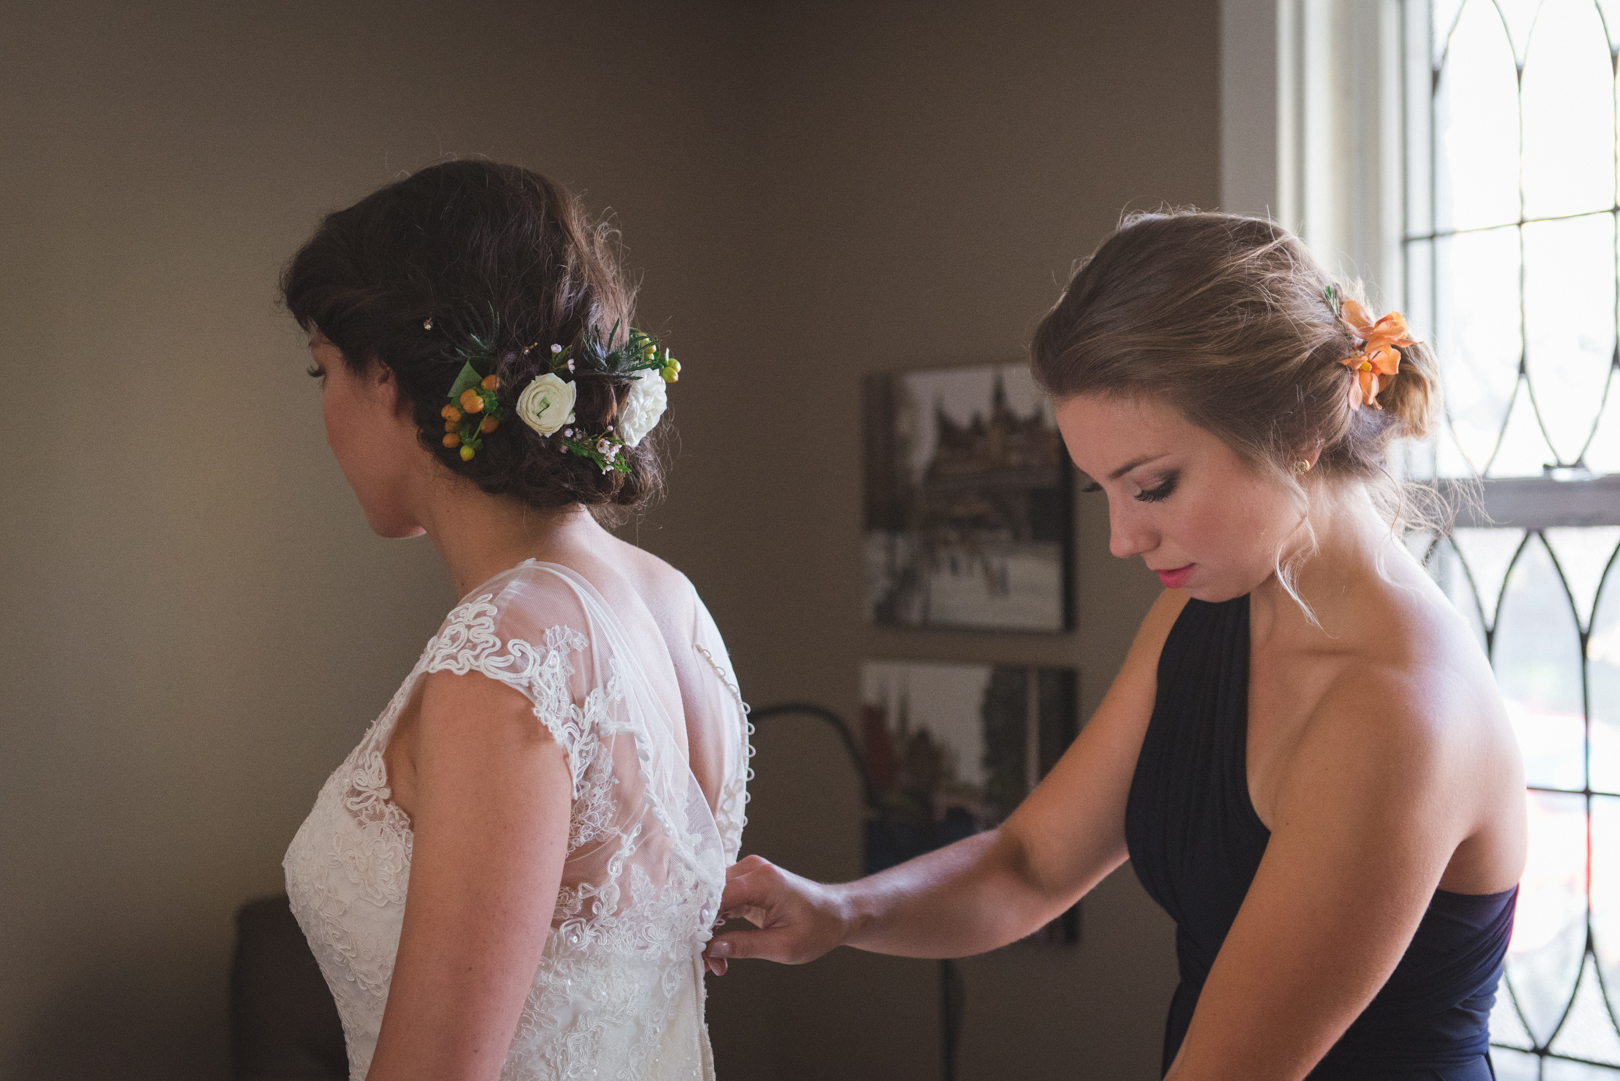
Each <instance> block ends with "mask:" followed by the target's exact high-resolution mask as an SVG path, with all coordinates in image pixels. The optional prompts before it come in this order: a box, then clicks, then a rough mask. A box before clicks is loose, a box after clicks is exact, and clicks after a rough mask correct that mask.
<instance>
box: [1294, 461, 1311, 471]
mask: <svg viewBox="0 0 1620 1081" xmlns="http://www.w3.org/2000/svg"><path fill="white" fill-rule="evenodd" d="M1310 471H1311V461H1310V459H1309V458H1296V459H1295V460H1294V472H1295V473H1301V474H1303V473H1309V472H1310Z"/></svg>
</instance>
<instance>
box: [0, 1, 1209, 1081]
mask: <svg viewBox="0 0 1620 1081" xmlns="http://www.w3.org/2000/svg"><path fill="white" fill-rule="evenodd" d="M137 7H138V8H140V9H141V10H140V11H135V10H133V9H134V8H137ZM878 7H879V5H867V4H863V5H856V4H848V5H831V4H820V5H813V6H800V7H799V8H798V9H796V10H789V9H788V8H787V6H785V5H783V6H781V7H780V10H778V8H777V7H766V6H764V5H756V4H743V3H735V4H712V5H684V6H682V7H681V9H680V10H679V11H676V10H674V8H673V7H672V6H671V5H654V4H635V5H631V4H625V3H618V4H612V3H610V4H602V5H572V6H569V7H563V6H560V5H551V4H544V5H537V4H518V3H503V4H459V5H453V6H452V5H446V4H438V5H429V4H415V5H413V4H407V3H398V2H396V3H391V4H384V3H375V2H366V3H352V4H324V3H313V2H309V3H305V2H278V3H276V4H270V5H229V6H222V5H217V4H204V3H196V4H191V5H187V4H177V3H171V4H165V5H156V4H147V5H122V4H116V3H112V2H110V0H85V2H80V3H73V2H57V3H53V4H49V5H26V6H25V5H8V6H6V7H4V8H0V365H3V367H0V374H3V377H4V386H5V387H6V388H7V391H8V402H9V409H8V413H9V416H10V417H11V418H12V421H11V426H10V427H11V437H10V439H9V441H8V443H7V449H6V457H5V468H4V469H3V470H0V557H3V558H0V606H3V611H4V613H5V616H6V618H5V620H4V631H3V632H0V634H3V638H0V710H3V713H0V1079H4V1081H12V1079H24V1078H26V1079H29V1081H37V1079H45V1078H79V1077H101V1076H106V1077H120V1078H136V1079H144V1078H158V1077H163V1078H217V1077H220V1076H222V1075H223V1073H224V1063H225V1038H224V990H225V969H226V963H227V958H228V951H229V946H230V935H231V924H230V916H231V913H232V911H233V910H234V908H235V907H236V905H237V904H238V903H239V902H240V901H241V900H243V899H244V898H246V897H249V896H252V895H255V894H259V893H263V892H268V891H272V890H276V889H278V888H279V885H280V868H279V860H280V856H281V852H282V850H283V849H284V848H285V845H286V843H287V841H288V839H289V838H290V837H291V835H292V832H293V830H294V829H296V827H297V824H298V822H299V821H300V820H301V819H302V817H303V815H304V814H305V812H306V811H307V809H308V807H309V804H310V803H311V801H312V800H313V798H314V794H315V790H316V789H317V788H318V787H319V785H320V783H321V781H322V779H323V778H324V777H325V775H326V774H327V772H329V771H330V769H331V768H332V767H333V766H334V765H335V764H336V762H337V761H338V760H339V759H340V758H341V757H342V756H343V755H344V754H345V753H346V752H347V750H348V748H349V747H350V746H351V745H352V744H353V742H354V741H355V739H356V738H357V737H358V735H359V733H360V731H361V730H362V729H363V727H364V725H365V724H366V723H367V722H368V721H369V719H370V718H371V716H372V715H374V713H375V712H376V710H377V709H378V708H380V706H381V705H382V703H383V702H384V701H385V700H386V698H387V696H388V694H389V693H390V692H391V690H392V688H393V686H394V685H395V683H396V682H397V680H398V679H399V677H400V676H401V675H402V674H403V672H404V670H405V669H406V668H407V667H408V666H409V664H410V661H411V660H412V658H413V657H414V655H415V653H416V651H417V649H418V648H419V647H420V644H421V642H422V641H423V640H424V639H425V637H426V636H427V635H428V634H429V633H431V631H432V629H433V627H434V625H435V624H436V623H437V621H438V619H439V617H440V615H441V614H442V612H443V610H444V608H445V607H446V605H447V603H448V601H449V600H450V599H451V598H450V597H449V592H448V586H447V585H446V582H445V578H444V576H443V574H442V573H441V571H440V569H439V567H438V565H437V562H436V560H435V558H434V556H433V554H432V552H431V550H430V549H429V548H428V547H427V546H426V545H425V544H424V543H421V542H411V543H387V542H383V541H379V540H376V539H374V538H372V537H371V536H370V535H369V534H368V533H367V531H366V529H365V525H364V522H363V520H362V519H361V517H360V515H359V513H358V512H357V511H356V509H355V508H354V506H353V505H352V502H351V500H350V497H349V494H348V492H347V489H346V488H345V486H344V484H343V481H342V478H341V476H340V475H339V474H338V472H337V470H336V468H335V467H334V466H333V465H332V463H331V462H330V460H329V458H328V456H327V454H326V451H325V447H324V445H323V443H322V440H321V435H320V422H319V419H318V415H317V410H316V406H315V391H314V388H313V387H312V386H311V385H310V384H308V383H307V382H306V381H304V378H303V376H302V374H301V369H302V365H303V363H304V361H303V357H302V356H301V354H300V351H299V346H300V342H299V338H298V335H297V333H296V331H295V329H294V328H293V327H292V326H291V325H290V321H289V320H287V319H286V318H285V317H284V316H282V315H280V314H278V313H277V312H276V310H275V308H274V305H273V301H272V297H273V282H274V276H275V272H276V270H277V268H278V267H279V266H280V264H281V263H282V262H283V261H284V260H285V258H286V257H287V256H288V254H290V252H291V251H292V250H293V248H294V247H296V245H297V244H298V243H299V241H300V240H301V239H302V238H303V237H304V236H305V235H306V234H307V232H308V231H309V230H310V228H311V227H312V226H313V224H314V221H315V218H316V215H317V213H318V212H319V211H321V210H323V209H327V208H331V207H334V206H338V205H342V204H345V203H347V202H350V201H352V200H353V199H355V198H357V197H358V196H360V195H362V194H364V193H365V192H366V191H368V190H370V189H372V188H373V187H375V186H376V185H378V184H380V183H382V182H384V181H386V180H388V179H390V178H391V177H393V176H395V175H397V174H398V173H399V172H400V171H402V170H409V169H412V168H415V167H418V166H420V165H423V164H426V163H429V162H431V161H432V160H434V159H435V158H436V157H438V156H439V155H441V154H447V153H458V154H469V153H482V154H488V155H490V156H492V157H495V158H500V159H506V160H514V161H519V162H522V163H524V164H527V165H530V166H533V167H536V168H540V169H542V170H543V171H545V172H547V173H549V174H551V175H553V176H555V177H557V178H558V179H560V180H563V181H565V182H567V183H569V184H571V185H573V186H575V187H576V188H578V189H581V190H583V192H584V193H585V195H586V198H587V201H588V202H589V203H590V204H591V205H592V206H594V207H597V208H602V207H611V208H613V209H614V210H615V211H616V213H617V215H618V220H619V223H620V225H621V226H622V228H623V230H624V234H625V238H626V241H627V243H628V245H629V261H630V263H631V264H632V265H633V266H635V267H638V268H641V269H643V270H644V271H645V288H644V291H643V305H642V312H643V320H644V322H646V323H647V324H648V325H651V326H655V327H660V328H663V329H665V330H667V331H668V333H669V336H670V337H671V339H672V341H673V342H674V343H675V344H676V345H677V346H678V348H679V351H680V353H681V355H682V356H683V358H684V359H685V360H686V362H687V373H688V376H689V378H688V379H686V380H684V381H683V382H682V383H681V385H680V387H679V389H678V392H677V394H676V395H675V401H676V403H677V404H676V410H677V412H676V419H677V422H678V423H679V425H680V428H681V431H682V433H683V441H684V450H683V453H682V457H681V460H680V462H679V464H678V466H677V468H676V470H675V474H674V485H673V492H672V496H671V499H670V501H669V502H668V503H667V504H666V505H665V506H663V507H661V508H659V509H658V510H657V511H655V512H653V513H652V514H651V515H649V516H648V518H647V519H646V520H645V521H643V522H642V523H641V524H640V525H639V527H638V528H637V533H638V535H639V537H640V540H641V542H642V543H643V544H645V545H646V546H647V547H649V548H651V549H652V550H654V551H657V552H659V553H660V554H663V555H665V556H666V557H668V558H669V559H671V560H672V561H673V562H675V563H676V564H677V565H678V566H680V567H682V568H683V569H684V570H686V571H687V572H688V573H689V574H690V575H691V576H692V578H693V579H694V581H696V583H697V584H698V586H699V588H700V590H702V591H703V593H704V595H705V596H706V597H707V598H708V600H709V603H710V606H711V608H712V609H713V610H714V612H715V615H716V617H717V618H718V620H719V622H720V625H721V627H722V629H723V630H724V631H725V632H726V633H727V635H728V637H729V639H730V641H731V644H732V648H733V651H734V655H735V659H736V663H737V668H738V671H739V675H740V677H741V679H742V682H743V687H744V692H745V694H746V695H747V696H748V697H749V698H750V699H751V700H753V701H755V702H759V703H767V702H772V701H780V700H783V699H786V698H790V697H793V698H796V697H810V698H814V699H818V700H821V701H825V702H827V703H829V704H831V705H833V706H835V707H836V708H838V709H841V710H845V711H849V710H852V708H853V706H854V700H855V690H856V687H855V676H856V668H857V665H858V663H859V661H860V660H861V659H862V658H863V657H868V656H881V657H929V658H942V659H978V658H987V659H992V660H1033V661H1041V662H1052V663H1077V664H1078V665H1079V666H1080V668H1081V678H1082V692H1083V697H1084V701H1085V705H1086V708H1088V709H1089V708H1091V707H1092V706H1094V705H1095V703H1096V701H1097V699H1098V698H1099V697H1100V695H1101V692H1102V690H1103V689H1104V687H1105V685H1106V682H1107V679H1108V677H1109V675H1110V674H1111V673H1112V671H1113V669H1114V668H1115V666H1116V665H1117V664H1118V662H1119V659H1120V657H1121V656H1122V654H1123V650H1124V645H1125V638H1126V636H1127V635H1128V633H1129V630H1130V628H1131V627H1132V626H1133V625H1134V622H1135V620H1136V618H1137V617H1138V616H1139V614H1140V612H1141V611H1142V610H1143V609H1144V608H1145V606H1146V604H1147V602H1148V601H1149V599H1150V598H1151V595H1152V588H1151V585H1152V583H1151V579H1147V580H1144V579H1145V577H1146V576H1145V572H1143V571H1142V570H1141V569H1140V568H1139V567H1133V566H1127V565H1124V564H1119V563H1116V562H1114V561H1112V560H1110V559H1108V557H1107V556H1106V554H1105V551H1104V548H1105V537H1106V528H1107V527H1106V521H1105V520H1104V516H1103V514H1102V508H1101V507H1100V506H1096V505H1092V504H1090V503H1087V502H1086V501H1085V500H1084V497H1082V509H1081V511H1080V522H1079V526H1080V547H1081V556H1080V564H1079V583H1080V591H1079V595H1080V630H1078V631H1076V632H1075V633H1073V634H1070V635H1064V636H1014V635H1008V636H990V635H975V634H960V633H955V634H939V633H934V634H921V633H905V632H897V631H884V632H880V631H877V630H874V629H872V628H869V627H867V626H865V625H864V624H863V623H862V622H861V620H860V604H859V592H858V585H859V578H858V576H859V489H858V479H859V472H858V471H859V460H858V451H857V447H858V445H859V444H858V440H857V432H856V425H857V393H858V384H859V376H860V375H861V374H862V373H864V372H866V371H871V370H877V369H882V368H889V367H894V366H905V365H919V364H930V363H952V362H971V361H978V360H1003V359H1014V358H1016V357H1017V356H1018V355H1019V348H1020V344H1021V342H1022V341H1023V339H1024V338H1025V337H1026V336H1027V334H1028V332H1029V330H1030V328H1031V326H1032V324H1033V321H1034V320H1035V319H1036V318H1037V317H1038V316H1039V314H1040V312H1041V310H1042V309H1043V308H1044V307H1045V305H1047V304H1048V303H1050V301H1051V300H1052V299H1053V297H1054V296H1055V295H1056V291H1057V288H1058V285H1059V284H1060V283H1061V281H1062V280H1063V279H1064V278H1065V277H1066V274H1067V270H1068V267H1069V265H1070V262H1071V260H1072V259H1073V258H1074V257H1075V256H1077V255H1079V254H1082V253H1083V252H1084V251H1085V250H1086V249H1087V248H1089V247H1090V246H1091V245H1092V244H1093V243H1095V241H1096V240H1097V239H1098V238H1099V237H1100V236H1101V234H1102V233H1103V232H1104V231H1105V230H1106V229H1107V228H1108V226H1109V225H1110V224H1111V222H1112V221H1113V219H1114V217H1115V216H1116V214H1117V213H1118V211H1119V209H1120V208H1121V207H1122V206H1125V205H1126V204H1128V203H1129V204H1131V205H1137V206H1140V205H1145V204H1151V203H1153V202H1156V201H1159V200H1168V201H1172V202H1177V203H1202V204H1205V205H1209V204H1212V203H1213V202H1214V200H1215V191H1216V182H1217V172H1218V168H1217V152H1216V143H1215V131H1216V127H1217V124H1216V116H1215V103H1216V97H1217V95H1216V71H1215V63H1216V46H1215V8H1216V5H1215V3H1214V0H1150V2H1143V0H1107V2H1101V0H1099V2H1093V3H1086V4H1076V3H1073V2H1067V3H1065V2H1057V0H1054V2H1047V3H1035V2H1030V3H996V4H989V3H979V4H972V5H968V4H956V5H941V4H908V5H899V4H891V5H882V9H883V11H884V14H881V15H878V14H872V13H871V11H870V9H875V8H878ZM28 9H32V10H28ZM631 73H634V74H633V77H632V76H631ZM758 746H759V748H760V750H759V757H758V759H757V760H756V766H757V768H758V772H759V776H758V780H757V781H756V784H755V792H756V798H755V803H754V805H753V808H752V816H753V825H752V827H751V830H750V833H749V836H748V837H747V846H748V848H749V849H751V850H754V851H760V852H763V853H765V854H766V855H769V856H772V857H773V858H779V859H781V860H782V861H783V862H785V863H787V864H788V865H790V866H793V867H795V868H797V869H800V870H803V871H805V872H806V873H811V874H817V875H822V876H845V875H849V874H852V873H853V872H854V870H855V868H856V866H857V861H858V829H859V820H858V809H857V797H856V793H855V790H854V786H853V782H852V780H851V778H850V777H849V776H848V772H847V769H846V768H845V766H844V765H843V763H842V762H841V761H840V760H839V758H838V753H837V749H836V747H835V746H834V744H833V743H832V741H831V740H830V739H829V738H828V737H827V736H825V735H824V734H823V733H820V732H817V731H815V730H813V729H810V728H808V727H805V726H802V725H799V724H797V723H796V722H792V721H783V722H780V723H779V724H778V725H777V726H774V727H772V728H770V729H768V730H766V731H763V732H761V733H760V735H759V737H758ZM1167 927H1168V925H1167V923H1166V921H1165V920H1164V918H1163V917H1162V916H1161V915H1159V914H1158V912H1157V911H1156V910H1155V909H1153V908H1152V907H1151V905H1149V903H1148V902H1147V901H1146V899H1145V898H1144V897H1143V895H1142V894H1141V891H1140V889H1139V888H1138V887H1137V886H1136V885H1135V882H1134V880H1133V879H1132V878H1131V877H1130V876H1129V872H1128V871H1126V872H1124V873H1122V874H1119V875H1115V876H1114V877H1113V878H1112V879H1110V880H1109V881H1108V882H1107V883H1105V884H1104V885H1103V886H1102V887H1101V888H1100V889H1099V890H1098V891H1097V892H1096V893H1095V894H1094V895H1093V896H1092V897H1091V898H1088V900H1087V901H1086V902H1085V928H1084V942H1083V944H1082V946H1081V947H1080V948H1079V949H1078V950H1075V951H1068V952H1064V951H1044V952H1043V951H1038V950H1035V951H1032V950H1025V949H1012V950H1008V951H1003V952H1002V953H999V954H996V955H992V956H988V957H984V958H976V959H972V960H969V961H967V962H965V963H964V964H963V970H964V972H965V974H966V981H967V994H968V1000H967V1019H968V1020H967V1030H966V1033H965V1035H964V1039H963V1046H962V1054H963V1069H962V1076H963V1078H964V1079H972V1078H999V1077H1005V1076H1022V1077H1028V1078H1044V1077H1057V1076H1063V1077H1074V1076H1080V1077H1093V1076H1094V1077H1109V1078H1131V1077H1140V1078H1144V1079H1145V1078H1148V1077H1152V1076H1154V1073H1153V1071H1154V1070H1155V1069H1156V1064H1157V1042H1158V1033H1159V1028H1160V1023H1161V1017H1162V1011H1163V1008H1164V1005H1165V1002H1166V999H1167V995H1168V989H1169V986H1170V983H1171V982H1172V980H1173V967H1174V964H1173V959H1172V957H1171V954H1170V939H1169V934H1168V930H1167ZM935 975H936V970H935V967H934V966H933V965H932V964H931V963H927V962H920V961H908V960H897V959H889V958H878V957H871V956H867V955H862V954H856V953H853V952H850V951H841V952H840V953H839V954H835V955H834V956H832V957H830V958H828V959H826V960H824V961H822V962H820V963H819V964H817V965H814V966H811V967H809V968H802V969H772V968H765V967H762V966H739V967H738V969H736V970H734V972H733V974H732V975H730V976H728V977H726V979H724V980H722V981H719V982H718V983H717V984H716V986H715V987H714V989H713V991H712V999H711V1001H712V1008H711V1017H712V1022H713V1027H714V1029H715V1035H716V1041H717V1044H718V1049H719V1050H718V1054H719V1059H720V1066H721V1069H722V1071H723V1073H724V1076H726V1077H729V1078H731V1079H733V1081H738V1079H752V1078H759V1079H762V1081H764V1079H773V1078H781V1079H788V1078H800V1077H806V1078H808V1077H818V1078H821V1077H831V1076H836V1077H844V1078H867V1077H871V1078H877V1077H882V1078H926V1077H934V1076H937V1072H938V1066H937V1054H938V1051H937V1036H936V1031H937V1029H936V1026H937V1009H936V993H937V992H936V987H937V985H936V983H935Z"/></svg>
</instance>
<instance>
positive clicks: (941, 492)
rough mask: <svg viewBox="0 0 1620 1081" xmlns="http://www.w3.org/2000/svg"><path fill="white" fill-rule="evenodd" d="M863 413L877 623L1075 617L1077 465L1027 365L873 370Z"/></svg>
mask: <svg viewBox="0 0 1620 1081" xmlns="http://www.w3.org/2000/svg"><path fill="white" fill-rule="evenodd" d="M863 421H864V423H863V425H862V430H863V433H864V438H865V448H864V450H865V469H866V476H865V487H866V491H865V496H866V498H865V503H866V508H865V518H866V521H865V528H866V538H865V544H866V550H865V563H866V566H865V578H866V610H867V616H868V618H869V619H870V620H871V621H872V622H874V623H877V624H880V625H887V626H901V627H981V628H987V629H988V628H996V629H1007V630H1022V631H1063V630H1067V629H1069V628H1070V627H1071V626H1072V625H1073V615H1072V613H1073V608H1074V604H1073V571H1072V569H1071V566H1072V559H1071V558H1070V554H1071V550H1072V545H1073V521H1074V514H1073V495H1072V492H1073V486H1072V482H1071V475H1072V472H1073V471H1072V469H1071V467H1070V465H1069V461H1068V455H1067V453H1066V452H1065V451H1064V448H1063V440H1062V437H1061V436H1060V435H1059V434H1058V430H1057V427H1056V425H1055V424H1054V423H1053V421H1052V411H1051V406H1050V404H1049V403H1048V402H1047V401H1046V398H1045V396H1044V395H1042V394H1041V392H1040V390H1039V388H1037V387H1036V386H1035V381H1034V380H1033V379H1032V378H1031V377H1030V374H1029V371H1028V369H1027V368H1025V367H1024V366H1023V365H1021V364H987V365H979V366H977V367H971V368H947V369H933V370H921V371H910V372H898V373H888V374H882V375H875V376H870V377H868V379H867V382H866V385H865V408H864V418H863Z"/></svg>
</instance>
